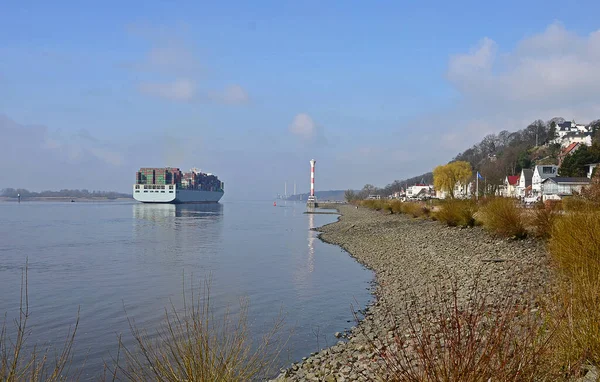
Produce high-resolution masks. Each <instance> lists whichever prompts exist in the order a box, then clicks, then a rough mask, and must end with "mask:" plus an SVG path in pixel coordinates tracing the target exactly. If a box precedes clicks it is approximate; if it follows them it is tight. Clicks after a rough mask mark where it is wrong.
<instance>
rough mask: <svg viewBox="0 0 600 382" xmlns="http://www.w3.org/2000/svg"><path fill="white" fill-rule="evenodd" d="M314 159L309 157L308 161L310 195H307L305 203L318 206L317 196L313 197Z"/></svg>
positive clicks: (309, 205)
mask: <svg viewBox="0 0 600 382" xmlns="http://www.w3.org/2000/svg"><path fill="white" fill-rule="evenodd" d="M316 163H317V161H316V160H314V159H311V161H310V195H309V196H308V201H307V202H306V205H307V206H308V207H318V205H317V198H316V197H315V164H316Z"/></svg>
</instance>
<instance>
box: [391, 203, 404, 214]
mask: <svg viewBox="0 0 600 382" xmlns="http://www.w3.org/2000/svg"><path fill="white" fill-rule="evenodd" d="M403 204H404V203H402V202H401V201H399V200H392V201H391V202H390V206H391V207H392V213H394V214H401V213H402V205H403Z"/></svg>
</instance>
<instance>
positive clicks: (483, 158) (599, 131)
mask: <svg viewBox="0 0 600 382" xmlns="http://www.w3.org/2000/svg"><path fill="white" fill-rule="evenodd" d="M563 122H565V119H564V118H561V117H555V118H552V119H550V120H548V121H546V122H544V121H543V120H541V119H538V120H535V121H533V122H531V123H530V124H529V125H528V126H527V127H525V128H524V129H521V130H518V131H515V132H510V131H508V130H503V131H501V132H499V133H498V134H489V135H487V136H485V137H484V138H483V139H482V140H481V142H479V143H477V144H475V145H473V146H472V147H470V148H468V149H467V150H465V151H463V152H462V153H459V154H458V155H456V156H455V157H454V158H453V159H452V160H451V161H450V162H448V163H452V162H456V161H464V162H468V163H469V164H470V165H471V167H472V169H473V171H474V172H476V171H478V172H479V173H480V174H481V175H482V176H483V177H485V179H486V182H487V185H488V186H489V187H490V191H491V192H494V191H496V189H497V188H498V187H499V186H500V185H502V184H503V182H504V178H505V177H506V176H507V175H518V174H520V172H521V170H522V169H524V168H531V167H532V166H534V165H541V164H556V163H558V156H559V154H560V152H561V146H560V144H555V143H551V142H552V140H553V139H554V138H556V136H557V127H558V124H560V123H563ZM586 126H587V127H588V129H590V130H591V131H592V132H593V138H592V140H593V142H594V145H593V146H592V147H587V146H582V147H583V148H581V149H580V150H582V151H581V153H579V150H578V152H577V153H576V154H577V155H576V154H573V155H572V156H569V157H567V158H566V159H565V161H564V164H563V167H565V170H563V171H562V172H561V173H560V175H561V176H581V175H580V174H581V173H582V171H584V170H583V169H584V166H583V165H585V164H588V163H594V162H600V119H597V120H595V121H593V122H591V123H589V124H587V125H586ZM595 153H599V154H595ZM596 155H598V156H596ZM584 162H585V163H584ZM567 168H568V169H567ZM416 183H426V184H433V173H431V172H428V173H425V174H422V175H418V176H415V177H412V178H408V179H404V180H395V181H393V182H392V183H390V184H388V185H387V186H385V187H383V188H378V187H375V186H373V185H370V184H367V185H365V186H364V187H363V190H361V191H360V192H359V194H360V195H361V196H363V195H365V194H378V195H382V196H387V195H390V194H392V193H394V192H397V191H400V190H401V189H403V188H405V187H406V186H411V185H414V184H416Z"/></svg>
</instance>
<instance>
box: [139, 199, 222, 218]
mask: <svg viewBox="0 0 600 382" xmlns="http://www.w3.org/2000/svg"><path fill="white" fill-rule="evenodd" d="M221 215H223V205H222V204H218V203H211V204H142V203H138V204H134V205H133V217H134V218H135V219H144V220H150V221H153V222H159V221H166V220H170V219H171V218H173V217H177V218H181V217H190V218H199V219H203V218H209V219H210V218H211V217H212V218H215V219H216V220H219V219H220V216H221Z"/></svg>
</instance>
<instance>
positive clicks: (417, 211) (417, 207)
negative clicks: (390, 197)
mask: <svg viewBox="0 0 600 382" xmlns="http://www.w3.org/2000/svg"><path fill="white" fill-rule="evenodd" d="M402 213H405V214H407V215H410V216H412V217H413V218H418V217H422V216H426V215H429V209H428V208H427V207H425V206H423V205H421V204H420V203H415V202H404V203H402Z"/></svg>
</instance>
